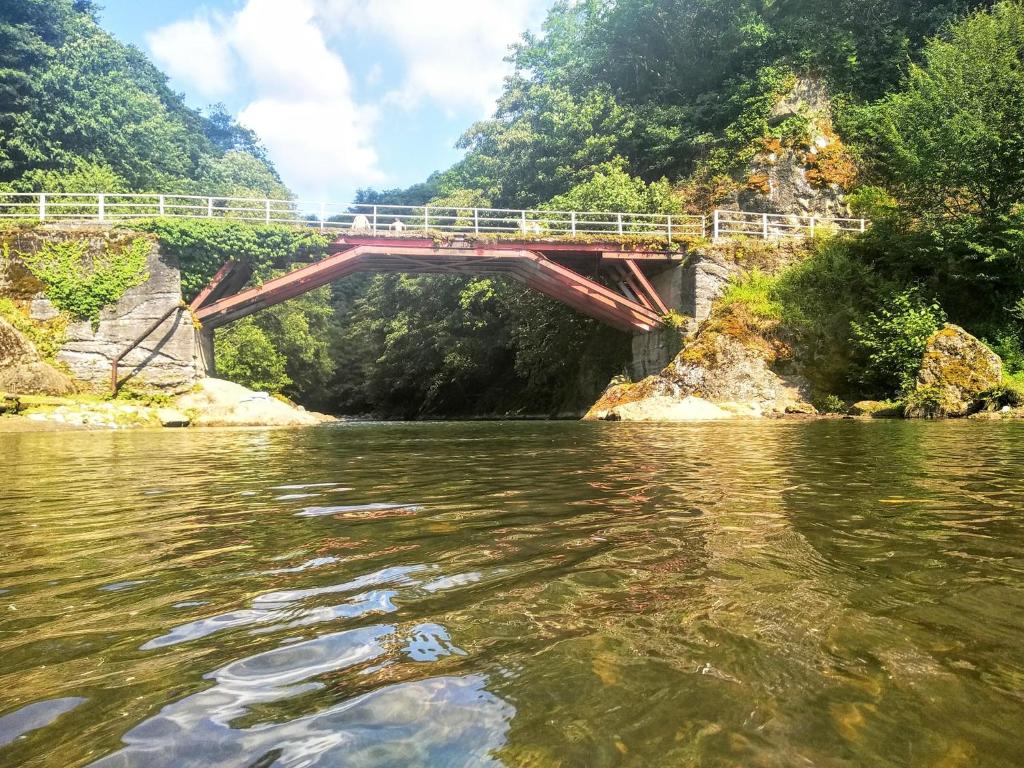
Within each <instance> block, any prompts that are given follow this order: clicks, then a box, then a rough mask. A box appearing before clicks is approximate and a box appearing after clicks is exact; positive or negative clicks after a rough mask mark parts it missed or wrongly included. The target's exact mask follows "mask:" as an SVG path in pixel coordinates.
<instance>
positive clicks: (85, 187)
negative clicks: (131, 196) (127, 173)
mask: <svg viewBox="0 0 1024 768" xmlns="http://www.w3.org/2000/svg"><path fill="white" fill-rule="evenodd" d="M5 186H6V187H8V188H9V189H10V190H11V191H12V192H70V193H90V192H94V193H95V192H127V191H128V182H127V181H125V180H124V179H123V178H121V177H120V176H118V175H117V173H116V172H115V171H114V169H112V168H111V167H110V166H109V165H105V164H103V163H93V162H89V161H88V160H83V159H81V158H74V159H73V160H72V161H71V167H70V168H69V169H67V170H53V169H51V170H44V169H42V168H34V169H32V170H30V171H26V172H25V174H23V175H22V176H21V178H19V179H17V180H15V181H13V182H11V183H10V184H7V185H5Z"/></svg>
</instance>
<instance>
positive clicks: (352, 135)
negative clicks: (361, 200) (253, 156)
mask: <svg viewBox="0 0 1024 768" xmlns="http://www.w3.org/2000/svg"><path fill="white" fill-rule="evenodd" d="M376 118H377V114H376V110H375V109H373V108H372V107H356V106H355V105H353V104H351V103H346V102H344V101H338V100H335V101H320V100H312V101H294V100H282V99H274V98H269V99H260V100H258V101H255V102H253V103H252V104H250V105H249V106H247V107H246V108H245V109H244V110H242V112H241V114H239V116H238V119H239V121H240V122H241V123H242V124H243V125H246V126H248V127H249V128H252V129H253V130H254V131H256V133H257V134H259V137H260V138H261V139H262V140H263V143H264V144H266V146H267V148H268V149H269V150H270V155H271V157H272V158H273V160H274V163H275V164H276V165H277V169H278V170H279V171H280V173H281V176H282V178H284V180H285V182H286V183H289V184H291V185H292V186H293V187H295V189H296V191H297V192H298V193H299V196H300V198H302V199H303V200H304V201H306V202H316V201H328V202H331V201H333V202H341V200H340V199H339V198H338V196H337V195H335V194H333V192H332V190H335V189H339V188H346V189H349V188H351V187H353V186H366V185H373V184H381V183H383V182H385V181H386V177H385V175H384V174H383V173H382V172H381V170H380V169H379V167H378V156H377V151H376V150H375V149H374V147H373V145H372V143H371V138H372V137H371V133H372V130H371V129H372V126H373V123H374V122H375V120H376Z"/></svg>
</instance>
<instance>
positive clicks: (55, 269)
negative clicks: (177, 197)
mask: <svg viewBox="0 0 1024 768" xmlns="http://www.w3.org/2000/svg"><path fill="white" fill-rule="evenodd" d="M150 247H151V243H150V241H149V240H148V239H146V238H136V239H135V240H133V241H131V243H129V244H128V245H127V246H125V247H123V248H121V249H119V250H117V251H111V250H110V248H109V246H107V247H105V248H104V250H103V252H102V253H101V254H99V255H96V256H93V258H92V260H91V261H92V263H91V265H90V263H89V261H90V259H89V243H88V242H87V241H85V240H64V241H49V242H46V243H43V245H42V247H41V248H40V249H39V250H38V251H37V252H35V253H21V254H18V255H19V257H20V258H21V260H22V261H23V262H24V264H25V266H26V267H28V269H29V271H30V272H32V274H33V275H35V276H36V277H37V278H39V280H40V281H41V282H42V283H43V285H44V286H45V287H46V295H47V297H48V298H49V299H50V301H52V302H53V304H54V305H55V306H56V307H57V308H58V309H60V310H63V311H65V312H67V313H68V314H70V315H71V316H72V317H74V318H75V319H77V320H92V321H93V322H94V323H95V322H98V321H99V316H100V312H101V311H102V310H103V308H104V307H107V306H109V305H111V304H114V303H116V302H117V301H118V300H119V299H120V298H121V297H122V296H124V294H125V292H126V291H127V290H128V289H130V288H134V287H135V286H137V285H141V284H142V283H144V282H145V281H146V280H148V279H149V273H148V272H147V271H146V262H147V259H148V256H149V251H150Z"/></svg>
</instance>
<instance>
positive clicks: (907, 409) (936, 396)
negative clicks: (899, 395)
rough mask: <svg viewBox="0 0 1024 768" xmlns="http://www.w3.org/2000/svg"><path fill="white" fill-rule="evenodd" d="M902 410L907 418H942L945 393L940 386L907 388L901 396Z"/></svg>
mask: <svg viewBox="0 0 1024 768" xmlns="http://www.w3.org/2000/svg"><path fill="white" fill-rule="evenodd" d="M903 411H904V413H905V414H906V416H907V417H908V418H915V419H939V418H943V417H944V416H946V395H945V393H944V392H943V390H942V388H941V387H921V388H920V389H913V390H909V391H908V392H907V393H906V394H905V395H904V397H903Z"/></svg>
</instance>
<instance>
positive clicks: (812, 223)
mask: <svg viewBox="0 0 1024 768" xmlns="http://www.w3.org/2000/svg"><path fill="white" fill-rule="evenodd" d="M814 223H815V222H814V216H811V240H813V239H814Z"/></svg>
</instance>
